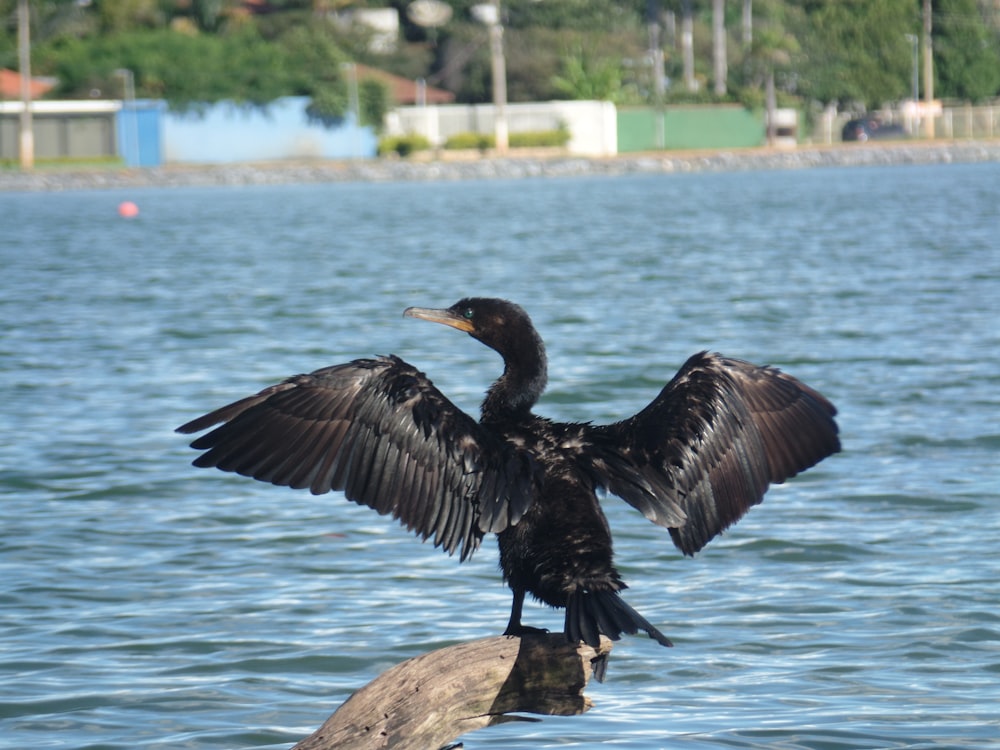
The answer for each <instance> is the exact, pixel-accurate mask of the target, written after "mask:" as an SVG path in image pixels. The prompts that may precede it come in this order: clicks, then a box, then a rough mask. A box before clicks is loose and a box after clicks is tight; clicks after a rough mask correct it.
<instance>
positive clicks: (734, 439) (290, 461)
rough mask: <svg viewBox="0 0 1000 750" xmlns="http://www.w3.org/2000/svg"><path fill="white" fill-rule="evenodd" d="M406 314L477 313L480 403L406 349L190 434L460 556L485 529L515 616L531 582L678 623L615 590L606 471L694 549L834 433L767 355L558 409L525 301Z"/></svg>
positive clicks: (595, 615) (288, 388)
mask: <svg viewBox="0 0 1000 750" xmlns="http://www.w3.org/2000/svg"><path fill="white" fill-rule="evenodd" d="M404 314H405V315H408V316H410V317H414V318H421V319H424V320H431V321H434V322H438V323H443V324H445V325H449V326H451V327H453V328H457V329H459V330H462V331H466V332H467V333H469V334H470V335H471V336H473V337H474V338H476V339H478V340H480V341H481V342H482V343H484V344H486V345H487V346H489V347H491V348H493V349H495V350H496V351H497V352H498V353H499V354H500V355H501V356H502V357H503V361H504V371H503V374H502V375H501V376H500V378H499V379H498V380H497V381H496V382H495V383H494V384H493V385H492V386H491V387H490V389H489V391H488V392H487V394H486V398H485V399H484V401H483V404H482V413H481V418H480V420H479V421H478V422H477V421H476V420H475V419H473V418H472V417H470V416H469V415H467V414H465V413H464V412H463V411H461V410H460V409H459V408H457V407H456V406H455V405H454V404H452V403H451V401H449V400H448V399H447V398H446V397H445V396H444V395H443V394H442V393H441V392H440V391H438V390H437V388H435V387H434V385H433V384H432V383H431V381H430V380H429V379H428V378H427V377H426V376H425V375H424V374H423V373H421V372H419V371H418V370H416V369H415V368H413V367H412V366H410V365H409V364H407V363H406V362H404V361H403V360H401V359H399V358H398V357H395V356H389V357H378V358H376V359H359V360H355V361H353V362H348V363H346V364H342V365H335V366H333V367H326V368H323V369H320V370H317V371H315V372H313V373H310V374H308V375H296V376H294V377H292V378H289V379H288V380H286V381H284V382H282V383H279V384H277V385H273V386H271V387H269V388H265V389H264V390H262V391H261V392H260V393H258V394H256V395H254V396H250V397H248V398H244V399H242V400H240V401H236V402H235V403H232V404H230V405H228V406H224V407H222V408H221V409H218V410H216V411H213V412H211V413H210V414H206V415H205V416H202V417H199V418H198V419H195V420H192V421H191V422H188V423H187V424H185V425H183V426H182V427H179V428H178V431H179V432H183V433H193V432H200V431H202V430H205V429H207V428H209V427H213V426H215V425H218V424H219V423H222V424H221V425H220V426H218V427H216V428H215V429H214V430H212V431H211V432H209V433H207V434H205V435H203V436H201V437H199V438H197V439H196V440H195V441H194V442H193V443H192V444H191V445H192V447H193V448H196V449H198V450H201V451H204V453H203V454H202V455H201V456H199V457H198V458H197V459H196V460H195V462H194V463H195V465H196V466H203V467H211V466H215V467H218V468H220V469H222V470H224V471H234V472H238V473H240V474H243V475H246V476H250V477H253V478H254V479H259V480H261V481H266V482H272V483H274V484H277V485H284V486H289V487H294V488H308V489H309V490H310V491H311V492H313V493H315V494H321V493H324V492H328V491H330V490H343V491H344V494H345V495H346V496H347V497H348V498H350V499H351V500H353V501H355V502H357V503H361V504H364V505H367V506H369V507H372V508H374V509H375V510H377V511H378V512H379V513H383V514H391V515H392V516H394V517H395V518H398V519H399V520H400V521H401V522H402V523H403V524H405V525H406V526H407V527H408V528H410V529H411V530H413V531H414V532H416V533H417V534H418V535H419V536H420V537H422V538H423V539H432V540H433V542H434V544H435V545H439V546H441V547H442V548H444V549H445V550H446V551H447V552H448V553H449V554H451V553H455V552H460V554H461V559H463V560H464V559H466V558H467V557H468V556H469V555H471V554H472V553H473V552H474V551H475V550H476V549H477V548H478V547H479V544H480V542H481V541H482V539H483V536H484V535H485V534H487V533H491V532H492V533H495V534H497V536H498V541H499V547H500V565H501V568H502V570H503V574H504V577H505V579H506V581H507V583H508V584H509V586H510V587H511V589H512V590H513V593H514V601H513V607H512V610H511V617H510V621H509V623H508V626H507V630H506V632H507V633H509V634H516V633H523V632H529V631H530V630H531V629H530V628H526V627H524V626H522V624H521V609H522V605H523V602H524V598H525V595H526V594H531V595H532V596H534V597H535V598H537V599H539V600H540V601H543V602H545V603H547V604H549V605H551V606H553V607H563V608H565V609H566V619H565V633H566V636H567V638H568V639H569V640H570V641H572V642H576V641H584V642H586V643H588V644H591V645H596V644H597V642H598V640H599V638H600V635H601V634H602V633H603V634H604V635H606V636H608V637H610V638H612V639H617V638H619V637H620V635H621V634H622V633H636V632H638V631H639V630H643V631H645V632H646V633H648V634H649V635H650V636H651V637H652V638H654V639H656V640H657V641H658V642H660V643H661V644H663V645H665V646H669V645H670V641H669V640H668V639H667V638H666V637H665V636H664V635H663V634H662V633H660V632H659V631H658V630H657V629H656V628H655V627H654V626H653V625H651V624H650V623H649V622H648V621H647V620H645V619H644V618H643V617H642V616H641V615H639V614H638V613H637V612H636V611H635V610H633V609H632V608H631V607H630V606H629V605H628V604H626V603H625V601H624V600H623V599H622V598H621V596H620V595H619V592H620V591H621V590H622V589H624V588H626V585H625V583H624V582H623V581H622V580H621V577H620V575H619V574H618V571H617V570H616V569H615V567H614V563H613V553H612V541H611V532H610V529H609V528H608V524H607V521H606V519H605V517H604V514H603V512H602V511H601V508H600V505H599V503H598V499H597V491H598V490H600V489H602V488H603V489H606V490H607V491H608V492H610V493H611V494H614V495H617V496H618V497H620V498H622V499H624V500H625V501H626V502H628V503H629V504H631V505H632V506H634V507H635V508H637V509H638V510H639V511H641V512H642V513H643V515H645V516H646V518H648V519H649V520H650V521H653V522H654V523H656V524H658V525H660V526H663V527H666V528H667V529H669V532H670V536H671V538H672V539H673V541H674V543H675V544H676V545H677V547H678V548H680V550H681V551H682V552H684V554H687V555H692V554H694V553H695V552H697V551H698V550H700V549H701V548H702V547H703V546H704V545H705V544H706V543H708V541H709V540H711V539H712V538H713V537H714V536H716V535H717V534H719V533H720V532H721V531H723V530H724V529H725V528H727V527H728V526H730V525H731V524H733V523H735V522H736V521H737V520H739V519H740V518H741V517H742V516H743V515H744V514H745V513H746V512H747V510H748V509H749V508H750V507H751V506H752V505H756V504H757V503H759V502H760V501H761V500H762V498H763V495H764V492H765V491H766V490H767V488H768V486H769V485H770V484H771V483H777V482H782V481H784V480H785V479H787V478H789V477H792V476H794V475H795V474H797V473H798V472H800V471H803V470H805V469H807V468H809V467H810V466H812V465H814V464H815V463H817V462H818V461H820V460H822V459H823V458H825V457H826V456H828V455H830V454H832V453H835V452H836V451H838V450H839V449H840V443H839V440H838V437H837V432H838V430H837V425H836V422H835V421H834V415H835V414H836V409H835V408H834V407H833V405H832V404H831V403H830V402H829V401H827V400H826V399H825V398H824V397H823V396H822V395H820V394H819V393H817V392H816V391H814V390H813V389H811V388H809V387H808V386H806V385H804V384H802V383H800V382H799V381H797V380H795V379H794V378H792V377H790V376H788V375H786V374H784V373H782V372H780V371H779V370H777V369H774V368H771V367H758V366H756V365H752V364H750V363H748V362H744V361H742V360H737V359H730V358H727V357H722V356H720V355H717V354H709V353H704V352H703V353H700V354H696V355H694V356H692V357H691V358H690V359H688V361H687V362H686V363H685V364H684V366H683V367H681V369H680V371H679V372H678V373H677V375H676V376H675V377H674V378H673V379H672V380H671V381H670V382H669V383H668V384H667V385H666V386H665V387H664V388H663V390H662V391H661V392H660V393H659V395H657V397H656V398H655V399H654V400H653V401H652V402H651V403H650V404H649V405H648V406H646V407H645V408H644V409H643V410H642V411H640V412H639V413H638V414H636V415H635V416H633V417H630V418H628V419H625V420H623V421H621V422H616V423H614V424H609V425H592V424H589V423H577V424H568V423H557V422H553V421H550V420H547V419H544V418H543V417H539V416H536V415H535V414H533V413H532V411H531V410H532V407H533V406H534V405H535V403H536V401H537V400H538V398H539V396H540V395H541V393H542V391H543V390H544V388H545V384H546V377H547V372H546V358H545V348H544V346H543V344H542V341H541V338H540V337H539V335H538V333H537V332H536V330H535V328H534V326H533V325H532V324H531V321H530V319H529V318H528V315H527V314H526V313H525V312H524V310H523V309H521V308H520V307H519V306H517V305H515V304H513V303H511V302H507V301H505V300H498V299H484V298H468V299H463V300H461V301H459V302H457V303H456V304H454V305H452V306H451V307H450V308H447V309H444V310H429V309H424V308H409V309H408V310H406V312H405V313H404Z"/></svg>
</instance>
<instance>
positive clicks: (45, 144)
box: [0, 101, 121, 161]
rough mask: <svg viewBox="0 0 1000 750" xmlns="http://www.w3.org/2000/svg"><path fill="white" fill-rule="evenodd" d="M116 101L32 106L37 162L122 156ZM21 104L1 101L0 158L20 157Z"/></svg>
mask: <svg viewBox="0 0 1000 750" xmlns="http://www.w3.org/2000/svg"><path fill="white" fill-rule="evenodd" d="M120 108H121V104H120V102H115V101H62V102H61V101H40V102H33V103H32V107H31V120H32V130H33V131H34V142H35V158H36V159H43V160H44V159H79V160H87V159H111V158H114V157H116V156H117V155H118V151H117V146H116V137H117V135H116V122H115V121H116V117H117V114H118V110H119V109H120ZM22 109H23V107H22V105H21V102H19V101H18V102H0V159H10V160H14V161H16V160H17V159H18V158H19V155H20V137H21V136H20V133H21V123H20V118H21V111H22Z"/></svg>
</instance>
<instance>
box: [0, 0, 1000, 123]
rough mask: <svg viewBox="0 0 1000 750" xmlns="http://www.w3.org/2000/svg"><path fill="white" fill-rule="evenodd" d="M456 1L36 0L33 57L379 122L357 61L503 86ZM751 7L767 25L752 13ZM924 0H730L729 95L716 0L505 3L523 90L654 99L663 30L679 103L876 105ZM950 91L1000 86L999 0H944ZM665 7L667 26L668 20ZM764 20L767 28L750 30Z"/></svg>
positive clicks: (168, 88) (190, 99) (944, 85)
mask: <svg viewBox="0 0 1000 750" xmlns="http://www.w3.org/2000/svg"><path fill="white" fill-rule="evenodd" d="M479 1H480V0H454V1H453V2H450V3H449V5H450V6H451V8H452V17H451V19H450V21H449V22H448V23H447V24H445V25H443V26H441V27H440V28H436V29H427V28H421V27H419V26H416V25H415V24H413V23H412V22H411V21H410V20H409V18H408V16H407V12H406V9H407V6H408V5H409V3H408V2H406V1H405V0H396V1H390V0H381V1H379V0H368V2H364V1H358V2H351V1H350V0H346V1H345V0H338V1H331V0H270V1H269V2H263V3H262V2H254V3H246V2H240V1H238V0H32V2H31V3H30V7H31V14H32V18H31V20H32V34H33V50H32V66H33V70H34V72H35V73H36V74H38V75H49V76H54V77H56V78H58V81H59V83H58V88H57V89H56V91H55V94H56V95H57V96H61V97H91V96H118V95H120V93H121V91H122V88H121V87H122V77H121V72H120V71H121V70H122V69H128V70H130V71H132V72H133V73H134V74H135V83H136V93H137V95H138V96H140V97H158V98H163V99H165V100H167V101H168V102H169V104H170V106H171V107H173V108H175V109H184V108H189V107H193V106H197V105H198V104H200V103H203V102H215V101H218V100H221V99H229V100H234V101H237V102H241V103H245V104H247V105H256V106H265V105H266V104H267V103H268V102H269V101H271V100H273V99H275V98H276V97H279V96H283V95H305V96H310V97H312V100H313V105H312V107H311V108H310V114H311V116H314V117H316V118H318V119H320V120H323V121H330V120H338V119H340V118H342V117H343V116H344V115H345V113H346V112H348V111H349V110H350V109H351V107H352V96H355V97H356V99H357V102H358V103H359V104H360V108H361V114H362V119H363V120H366V121H369V122H379V121H380V119H381V114H382V113H384V111H385V110H386V108H387V107H388V106H389V102H388V100H387V91H386V89H385V87H384V85H380V84H377V83H375V82H373V81H370V80H365V81H362V82H361V84H360V85H359V88H358V90H357V91H356V92H355V93H354V94H352V92H351V81H350V80H348V78H349V77H348V75H347V73H346V71H348V70H350V69H351V66H350V65H349V63H350V62H359V63H365V64H367V65H370V66H373V67H377V68H382V69H385V70H388V71H391V72H394V73H397V74H398V75H401V76H404V77H407V78H411V79H415V78H424V79H425V80H427V82H428V83H429V84H431V85H434V86H437V87H440V88H445V89H448V90H451V91H453V92H454V93H455V94H456V96H457V98H458V100H459V101H466V102H479V101H488V100H489V99H490V97H491V90H492V89H491V74H490V60H489V50H488V43H487V32H486V27H484V26H483V25H482V24H481V23H479V22H477V21H476V20H475V18H474V14H473V13H472V7H473V6H474V5H476V4H477V3H478V2H479ZM382 5H390V6H392V7H395V8H396V9H398V10H399V13H400V19H401V24H402V28H401V35H400V39H399V42H398V44H397V45H396V48H395V49H392V50H390V51H384V50H382V49H381V48H380V47H378V46H377V45H374V44H372V43H371V42H372V41H373V39H374V36H373V32H371V31H370V30H366V27H364V26H362V25H359V24H356V23H355V24H352V23H350V22H349V21H348V20H347V19H348V17H349V16H348V15H347V14H348V13H349V12H350V11H351V10H352V9H358V8H363V7H378V6H382ZM747 5H749V6H750V7H751V8H752V27H751V29H745V28H744V27H743V24H742V18H743V15H742V14H743V11H744V8H745V7H746V6H747ZM922 6H923V2H922V0H879V2H870V1H869V0H753V1H752V2H750V0H729V1H728V2H726V3H725V4H724V8H725V25H726V30H727V38H726V61H727V70H728V80H727V82H726V86H725V93H722V94H719V93H715V92H714V90H713V89H714V86H713V83H714V82H713V73H712V71H713V62H712V56H713V44H712V33H711V28H712V12H713V3H712V2H711V0H617V1H616V0H544V1H543V2H538V1H537V0H504V2H503V17H502V19H503V23H504V45H505V50H506V60H507V77H508V96H509V98H510V100H512V101H527V100H545V99H553V98H563V99H565V98H569V99H574V98H578V99H583V98H601V99H608V100H612V101H616V102H619V103H626V104H627V103H649V102H652V101H654V100H655V99H656V97H657V96H658V93H657V88H656V86H654V77H653V71H652V68H651V59H652V57H651V55H650V53H649V47H650V40H651V39H654V38H656V30H657V29H658V30H659V33H660V36H659V38H660V40H661V41H660V47H661V48H662V49H663V51H664V72H665V76H666V78H665V80H666V82H667V86H666V89H665V97H666V100H667V101H668V102H669V101H692V100H693V101H719V100H725V101H743V102H745V103H747V104H750V105H753V106H757V105H760V104H761V102H762V101H763V91H764V87H765V83H766V81H767V80H769V79H770V80H773V81H774V82H775V85H776V88H777V90H778V95H779V97H780V98H784V99H793V100H798V101H805V102H819V103H822V104H827V103H838V104H840V105H843V106H857V105H860V106H875V105H879V104H882V103H884V102H888V101H898V100H900V99H903V98H906V97H908V96H909V94H910V91H911V83H910V82H911V76H912V71H913V59H912V50H913V47H912V46H911V44H912V40H913V38H914V37H917V36H919V35H920V34H921V29H922V18H921V9H922ZM932 7H933V28H934V34H933V42H934V49H935V66H936V80H935V89H934V93H935V95H936V96H937V97H939V98H958V99H963V100H972V101H979V100H984V99H989V98H992V97H995V96H997V95H998V94H1000V6H998V5H997V4H996V3H995V2H992V0H934V2H933V3H932ZM16 9H17V0H0V19H3V23H2V25H0V66H3V67H12V68H16V67H17V54H16V33H17V17H16V16H17V10H16ZM686 10H687V11H688V12H689V13H690V19H691V26H692V29H693V59H694V68H693V70H685V68H684V55H683V54H682V50H681V39H682V37H683V35H682V33H681V29H682V27H683V23H684V15H685V11H686ZM654 22H655V25H654ZM747 31H750V32H751V33H750V35H749V36H747Z"/></svg>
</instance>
